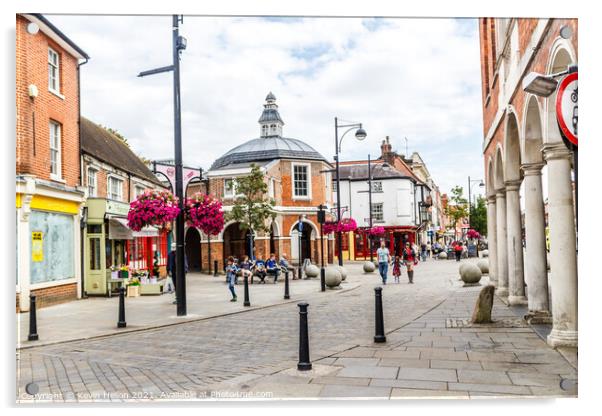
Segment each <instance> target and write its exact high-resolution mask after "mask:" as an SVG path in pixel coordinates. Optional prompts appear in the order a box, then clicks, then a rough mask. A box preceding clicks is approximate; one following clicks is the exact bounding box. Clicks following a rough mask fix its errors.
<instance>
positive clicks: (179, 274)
mask: <svg viewBox="0 0 602 416" xmlns="http://www.w3.org/2000/svg"><path fill="white" fill-rule="evenodd" d="M183 20H184V19H183V16H178V15H175V14H174V15H173V24H172V39H173V64H172V65H170V66H165V67H162V68H156V69H151V70H148V71H143V72H141V73H140V74H138V76H139V77H144V76H147V75H154V74H159V73H162V72H169V71H173V98H174V152H175V165H176V186H175V188H176V197H177V198H178V206H179V208H180V213H179V214H178V217H177V218H176V299H177V315H178V316H186V276H185V266H184V264H185V262H184V189H183V184H182V177H183V173H182V120H181V115H180V113H181V111H180V51H182V50H184V49H186V39H185V38H184V37H182V36H180V33H179V24H180V23H181V22H183Z"/></svg>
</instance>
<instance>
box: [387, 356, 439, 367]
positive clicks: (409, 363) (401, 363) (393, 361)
mask: <svg viewBox="0 0 602 416" xmlns="http://www.w3.org/2000/svg"><path fill="white" fill-rule="evenodd" d="M378 365H380V366H383V367H410V368H429V367H430V361H429V360H416V359H412V358H381V359H380V361H379V363H378Z"/></svg>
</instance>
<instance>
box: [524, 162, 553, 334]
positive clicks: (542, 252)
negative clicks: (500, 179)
mask: <svg viewBox="0 0 602 416" xmlns="http://www.w3.org/2000/svg"><path fill="white" fill-rule="evenodd" d="M543 165H544V164H543V163H530V164H527V165H523V166H522V170H523V172H524V175H525V241H526V245H527V251H526V255H527V258H526V259H525V279H526V281H527V294H528V296H527V298H528V301H529V314H528V315H527V316H526V318H527V320H529V322H531V323H538V324H540V323H551V322H552V321H551V314H550V305H549V301H548V299H549V297H548V267H547V260H546V254H547V252H546V235H545V218H544V206H543V192H542V185H541V168H542V167H543Z"/></svg>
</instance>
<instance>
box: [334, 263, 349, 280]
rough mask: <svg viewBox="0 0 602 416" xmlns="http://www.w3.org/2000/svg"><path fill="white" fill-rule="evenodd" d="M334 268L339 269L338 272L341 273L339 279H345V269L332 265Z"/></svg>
mask: <svg viewBox="0 0 602 416" xmlns="http://www.w3.org/2000/svg"><path fill="white" fill-rule="evenodd" d="M334 268H335V269H337V270H338V271H339V273H340V274H341V279H342V280H345V279H347V269H345V268H344V267H342V266H334Z"/></svg>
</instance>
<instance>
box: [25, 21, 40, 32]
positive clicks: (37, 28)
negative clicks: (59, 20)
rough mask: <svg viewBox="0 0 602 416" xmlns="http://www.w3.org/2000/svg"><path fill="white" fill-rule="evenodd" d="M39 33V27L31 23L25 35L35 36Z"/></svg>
mask: <svg viewBox="0 0 602 416" xmlns="http://www.w3.org/2000/svg"><path fill="white" fill-rule="evenodd" d="M39 31H40V27H39V26H38V25H37V24H35V23H33V22H31V23H30V24H28V25H27V33H29V34H30V35H35V34H36V33H38V32H39Z"/></svg>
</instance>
